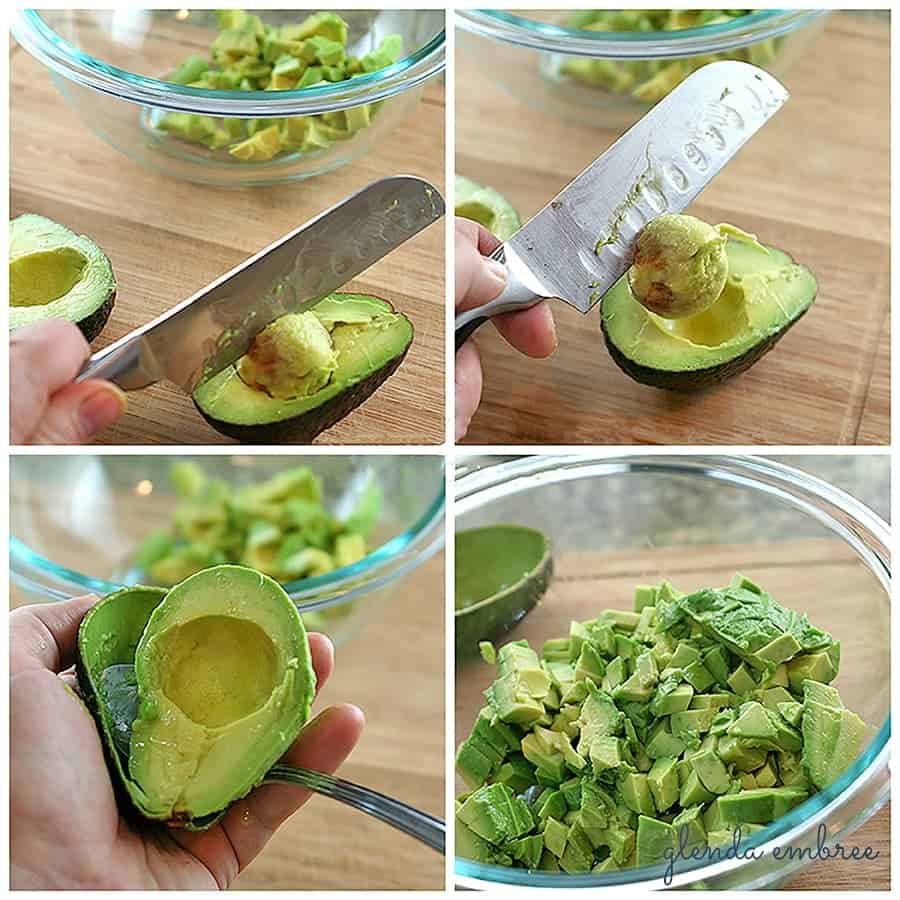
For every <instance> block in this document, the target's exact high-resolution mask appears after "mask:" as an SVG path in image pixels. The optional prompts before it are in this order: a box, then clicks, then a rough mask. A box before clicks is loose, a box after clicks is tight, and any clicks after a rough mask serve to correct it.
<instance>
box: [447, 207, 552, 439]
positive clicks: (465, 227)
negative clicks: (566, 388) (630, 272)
mask: <svg viewBox="0 0 900 900" xmlns="http://www.w3.org/2000/svg"><path fill="white" fill-rule="evenodd" d="M499 243H500V241H498V240H497V238H495V237H494V236H493V235H492V234H491V233H490V232H489V231H488V230H487V229H486V228H483V227H482V226H481V225H479V224H478V223H477V222H472V221H470V220H469V219H462V218H458V217H457V219H456V311H457V312H461V311H463V310H466V309H471V308H472V307H473V306H481V305H482V304H484V303H487V302H488V301H489V300H493V299H494V297H496V296H497V295H498V294H499V293H500V292H501V291H502V290H503V288H504V287H505V285H506V269H505V268H504V267H503V266H502V265H501V264H500V263H498V262H497V261H496V260H493V259H490V258H489V256H490V254H491V253H493V252H494V250H495V249H496V248H497V245H498V244H499ZM491 321H492V322H493V323H494V325H496V327H497V330H498V331H499V332H500V334H502V335H503V337H504V338H506V340H507V341H508V342H509V343H510V344H511V345H512V346H513V347H515V348H516V350H518V351H519V352H520V353H524V354H525V355H526V356H532V357H535V358H537V359H543V358H544V357H547V356H550V355H551V354H552V353H553V351H554V350H556V326H555V325H554V323H553V315H552V313H551V312H550V308H549V306H547V304H546V303H544V302H541V303H538V304H537V305H536V306H532V307H531V308H530V309H525V310H522V311H521V312H512V313H502V314H501V315H499V316H493V317H492V318H491ZM481 380H482V376H481V359H480V357H479V355H478V348H477V347H476V346H475V343H474V342H473V341H471V340H468V341H466V342H465V343H464V344H463V345H462V347H460V348H459V350H458V351H457V352H456V439H457V440H459V439H460V438H462V437H463V436H464V435H465V433H466V431H467V430H468V427H469V422H470V421H471V420H472V416H473V415H474V414H475V410H476V409H478V404H479V403H480V402H481Z"/></svg>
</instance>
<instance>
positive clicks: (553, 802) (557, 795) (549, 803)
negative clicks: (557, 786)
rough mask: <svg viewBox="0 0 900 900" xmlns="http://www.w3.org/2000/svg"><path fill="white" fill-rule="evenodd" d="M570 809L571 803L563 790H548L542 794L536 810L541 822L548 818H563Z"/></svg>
mask: <svg viewBox="0 0 900 900" xmlns="http://www.w3.org/2000/svg"><path fill="white" fill-rule="evenodd" d="M568 811H569V805H568V803H566V798H565V797H564V796H563V793H562V791H559V790H548V791H545V793H544V794H543V795H542V799H541V802H540V803H539V804H537V805H536V806H535V812H536V813H537V817H538V819H539V820H540V822H542V823H545V822H546V821H547V820H548V819H562V817H563V816H564V815H565V814H566V813H567V812H568Z"/></svg>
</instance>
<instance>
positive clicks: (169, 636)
mask: <svg viewBox="0 0 900 900" xmlns="http://www.w3.org/2000/svg"><path fill="white" fill-rule="evenodd" d="M78 642H79V665H78V673H79V683H80V685H81V687H82V693H83V694H84V695H85V696H86V699H87V700H88V705H89V707H90V709H91V711H92V712H93V713H94V715H95V717H96V718H97V720H98V724H99V725H100V727H101V731H102V733H103V737H104V743H105V746H106V752H107V758H108V761H109V762H110V764H111V766H112V768H113V770H114V771H115V772H116V773H117V774H118V776H119V787H120V789H124V792H125V793H126V794H127V796H128V797H129V798H130V801H131V803H132V804H133V806H134V807H135V808H136V809H137V811H138V812H139V813H140V814H141V815H142V816H144V817H145V818H148V819H154V820H159V821H163V822H166V823H167V824H169V825H178V826H186V827H189V828H194V829H199V828H206V827H209V825H211V824H213V823H214V822H215V821H217V820H218V818H219V817H220V816H221V815H222V814H223V813H224V811H225V810H226V809H227V807H228V806H229V804H230V803H232V802H233V801H234V800H236V799H239V798H240V797H243V796H244V795H245V794H247V793H248V792H249V791H250V790H252V789H253V788H254V787H255V786H256V785H257V784H259V783H260V781H261V780H262V778H263V777H264V775H265V773H266V772H267V771H268V769H269V768H270V767H271V766H272V764H273V763H275V761H276V760H278V759H279V758H280V757H281V756H282V755H283V753H284V752H285V751H286V750H287V748H288V747H289V746H290V744H291V743H292V742H293V740H294V738H295V737H296V736H297V734H298V733H299V731H300V728H301V727H302V725H303V724H304V723H305V722H306V720H307V718H308V717H309V709H310V704H311V702H312V698H313V694H314V690H315V673H314V671H313V669H312V663H311V659H310V654H309V646H308V643H307V639H306V632H305V630H304V628H303V624H302V621H301V619H300V616H299V613H298V612H297V610H296V607H295V606H294V604H293V603H292V602H291V600H290V598H289V597H288V596H287V594H286V593H285V592H284V591H283V590H282V588H281V587H280V586H279V585H278V584H277V583H276V582H274V581H273V580H271V579H269V578H267V577H265V576H263V575H261V574H260V573H258V572H255V571H253V570H252V569H247V568H243V567H240V566H217V567H215V568H212V569H207V570H204V571H202V572H199V573H197V574H196V575H192V576H191V577H190V578H188V579H186V580H185V581H183V582H181V584H179V585H176V586H175V587H174V588H172V589H171V590H169V591H166V590H165V589H153V588H142V587H138V588H128V589H125V590H123V591H119V592H117V593H116V594H112V595H109V596H108V597H106V598H104V599H103V600H101V601H100V603H98V604H97V606H96V607H94V609H93V610H91V612H90V613H88V615H87V616H86V617H85V619H84V621H83V622H82V626H81V628H80V629H79V639H78ZM111 642H112V646H111V647H110V646H108V645H109V644H110V643H111ZM129 663H133V665H134V675H133V678H134V682H135V683H136V687H137V695H138V696H137V716H136V718H135V719H134V721H133V722H132V723H131V737H130V742H129V745H128V746H129V752H128V753H127V755H123V753H122V752H121V748H122V740H121V732H122V730H123V723H122V722H121V721H120V719H121V714H122V708H123V704H122V703H121V702H119V703H118V706H117V707H114V706H113V698H112V697H110V696H109V695H108V694H106V691H105V687H104V684H105V683H108V682H109V680H110V679H108V678H107V677H106V676H107V675H108V674H110V667H118V668H122V667H126V666H127V665H128V664H129ZM117 678H118V680H120V681H121V678H120V677H119V676H117Z"/></svg>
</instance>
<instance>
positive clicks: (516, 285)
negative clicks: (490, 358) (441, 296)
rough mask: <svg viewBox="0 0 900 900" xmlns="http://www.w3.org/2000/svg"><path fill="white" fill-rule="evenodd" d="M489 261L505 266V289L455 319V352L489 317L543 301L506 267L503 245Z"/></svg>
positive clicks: (512, 270)
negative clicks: (493, 260) (492, 260)
mask: <svg viewBox="0 0 900 900" xmlns="http://www.w3.org/2000/svg"><path fill="white" fill-rule="evenodd" d="M491 259H495V260H497V261H498V262H501V263H503V264H504V266H506V287H505V288H503V290H502V291H501V292H500V293H499V294H498V295H497V296H496V297H494V299H493V300H490V301H488V302H487V303H484V304H482V305H481V306H476V307H474V308H473V309H467V310H466V311H465V312H461V313H460V314H459V315H458V316H457V317H456V321H455V332H456V349H457V350H459V348H460V347H462V345H463V344H464V343H465V342H466V341H467V340H468V339H469V336H470V335H471V334H472V332H474V331H475V330H476V329H477V328H479V327H480V326H481V325H483V324H484V323H485V322H487V320H488V319H489V318H491V316H496V315H499V314H500V313H505V312H516V311H517V310H520V309H528V308H529V307H530V306H534V305H535V304H536V303H540V302H541V300H544V299H545V298H544V297H541V296H540V295H539V294H536V293H535V292H534V291H533V290H532V289H531V288H530V287H528V286H527V285H525V284H524V283H523V282H522V280H521V279H519V278H518V277H517V275H516V273H515V270H514V269H511V268H510V267H509V265H507V263H506V257H505V252H504V247H503V244H501V245H500V246H499V247H497V249H496V250H495V251H494V252H493V253H492V254H491Z"/></svg>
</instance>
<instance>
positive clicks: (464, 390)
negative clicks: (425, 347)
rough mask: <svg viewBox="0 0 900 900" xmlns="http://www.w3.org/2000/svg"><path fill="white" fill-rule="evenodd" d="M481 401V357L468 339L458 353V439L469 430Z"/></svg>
mask: <svg viewBox="0 0 900 900" xmlns="http://www.w3.org/2000/svg"><path fill="white" fill-rule="evenodd" d="M480 402H481V358H480V356H479V354H478V347H476V346H475V343H474V342H473V341H466V342H465V343H464V344H463V345H462V347H460V348H459V351H458V352H457V354H456V440H460V439H461V438H463V437H464V436H465V434H466V432H467V431H468V430H469V423H470V422H471V421H472V416H474V415H475V410H477V409H478V404H479V403H480Z"/></svg>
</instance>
